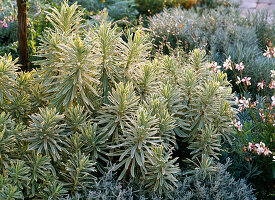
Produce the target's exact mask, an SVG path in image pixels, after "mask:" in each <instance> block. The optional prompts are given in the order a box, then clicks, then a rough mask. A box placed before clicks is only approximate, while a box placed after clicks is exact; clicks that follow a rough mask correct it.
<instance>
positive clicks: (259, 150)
mask: <svg viewBox="0 0 275 200" xmlns="http://www.w3.org/2000/svg"><path fill="white" fill-rule="evenodd" d="M257 153H258V155H261V154H262V153H264V148H263V147H259V148H258V149H257Z"/></svg>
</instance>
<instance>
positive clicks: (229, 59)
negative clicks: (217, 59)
mask: <svg viewBox="0 0 275 200" xmlns="http://www.w3.org/2000/svg"><path fill="white" fill-rule="evenodd" d="M223 66H224V68H225V70H227V69H230V70H232V66H231V57H230V56H229V57H228V58H227V59H226V60H225V62H224V63H223Z"/></svg>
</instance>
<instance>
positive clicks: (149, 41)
mask: <svg viewBox="0 0 275 200" xmlns="http://www.w3.org/2000/svg"><path fill="white" fill-rule="evenodd" d="M122 1H123V2H124V3H125V4H119V2H120V1H118V2H107V1H106V2H99V1H98V2H97V1H87V2H86V1H80V4H81V5H83V6H86V7H87V10H88V11H89V12H94V13H92V14H94V15H93V16H91V17H90V18H89V17H87V11H85V10H83V9H82V8H81V7H80V6H79V5H78V4H77V3H68V2H67V1H64V2H62V3H61V4H56V5H60V6H51V7H50V9H48V10H47V11H45V12H44V13H43V14H44V15H45V16H46V23H45V24H44V25H45V27H46V28H45V29H44V30H43V33H41V34H37V35H35V38H39V45H38V43H33V44H32V48H33V52H32V53H33V54H34V55H35V57H36V61H34V62H33V66H37V68H35V69H32V70H31V71H29V72H21V71H20V70H19V68H20V65H19V64H18V59H17V58H14V56H13V55H12V54H11V53H9V54H4V53H3V55H0V200H2V199H3V200H4V199H5V200H6V199H52V200H55V199H61V200H65V199H66V200H74V199H78V200H82V199H83V200H84V199H102V200H103V199H111V200H112V199H114V200H115V199H122V200H124V199H125V200H126V199H127V200H128V199H133V200H134V199H140V200H145V199H152V200H158V199H177V200H182V199H184V200H209V199H240V200H243V199H252V200H254V199H269V198H272V195H275V194H274V184H273V182H274V180H275V162H274V161H275V153H274V152H275V142H274V141H275V112H274V111H275V93H274V89H275V70H274V69H273V68H271V67H270V64H271V63H272V64H273V63H274V58H275V54H274V50H275V49H274V48H273V47H272V43H271V41H270V42H269V43H268V45H267V47H266V49H259V48H258V47H257V48H256V49H254V50H255V52H261V53H257V56H258V58H260V59H261V60H263V61H264V62H266V63H265V64H266V65H265V66H268V67H267V69H265V72H264V73H263V74H261V76H259V77H258V76H257V75H255V74H254V73H251V71H250V69H251V65H253V66H254V64H255V63H256V62H259V60H258V61H256V60H257V58H255V60H253V61H251V60H249V59H248V58H247V57H245V56H240V55H241V53H240V52H241V51H242V50H243V49H244V48H243V49H242V47H238V48H240V49H237V50H236V49H234V50H233V49H232V48H233V46H234V45H235V44H236V41H241V40H242V39H241V38H239V39H236V38H235V39H236V40H235V39H233V40H232V41H234V42H233V43H234V44H232V45H233V46H230V45H229V44H227V46H223V47H225V48H224V49H222V47H220V49H218V47H219V45H217V44H214V40H213V38H210V35H211V34H210V32H211V31H213V32H214V33H215V34H218V33H217V32H215V31H214V29H212V28H211V26H212V25H213V24H211V22H209V21H207V24H208V25H209V26H208V25H207V24H206V26H207V27H204V26H200V25H198V24H196V20H197V21H198V20H199V19H202V18H203V17H202V16H214V17H215V18H219V13H220V12H221V11H224V12H225V13H227V12H236V13H237V11H236V10H234V9H233V8H231V7H230V4H224V6H225V7H218V8H217V9H216V10H210V9H206V7H205V8H201V9H199V11H201V12H202V13H199V12H196V13H195V14H194V12H195V11H194V10H189V11H186V13H184V12H185V11H183V10H181V9H180V8H173V9H171V10H164V13H161V14H157V15H156V16H153V17H152V18H150V19H149V23H150V26H151V27H150V28H151V30H150V31H148V30H149V29H146V28H144V27H143V26H145V25H144V24H143V22H142V19H140V20H139V22H137V23H138V26H132V24H131V23H132V22H133V21H131V23H130V22H126V21H124V20H121V21H111V20H110V17H111V18H113V19H117V18H118V19H120V18H122V17H121V16H125V15H127V13H128V11H129V10H127V9H125V8H127V5H128V8H129V9H130V10H131V11H133V12H132V14H129V19H132V20H133V18H135V16H136V15H137V13H138V11H140V12H142V13H147V14H148V13H149V14H153V13H155V12H158V11H159V10H151V11H150V10H144V9H145V8H147V7H148V6H149V4H148V3H150V2H151V1H137V4H135V3H134V2H133V1H132V0H131V1H124V0H122ZM9 2H12V1H9ZM141 2H145V4H143V6H141V5H140V4H141ZM158 2H159V5H162V7H160V8H158V9H160V10H161V9H162V8H164V7H166V6H168V7H169V6H172V5H175V4H177V5H185V4H186V3H185V2H181V1H175V2H174V1H167V2H166V1H158ZM147 4H148V5H147ZM199 4H200V5H203V1H201V2H200V3H199ZM10 5H13V4H10ZM49 5H53V4H49ZM91 5H92V6H91ZM104 5H105V7H106V9H105V10H104V11H102V12H100V13H99V12H96V10H95V9H96V8H97V7H99V8H101V7H102V6H104ZM129 5H131V6H129ZM205 5H207V4H205ZM136 6H139V7H136ZM99 8H98V9H99ZM137 8H139V9H137ZM116 9H118V10H120V11H121V13H120V14H121V16H120V15H118V14H116V13H117V10H116ZM231 9H232V10H233V11H232V10H231ZM108 11H109V16H108ZM134 11H135V12H134ZM178 14H180V16H181V17H180V19H176V20H175V22H176V24H175V23H174V24H173V25H175V26H176V28H175V27H173V26H171V27H170V28H168V29H165V28H164V27H165V23H164V24H163V23H162V22H161V18H163V17H164V16H165V15H169V16H170V18H169V19H168V21H169V20H173V17H174V16H175V15H178ZM227 14H228V13H227ZM227 14H225V16H223V19H219V20H218V22H217V23H222V21H224V23H225V21H226V19H228V17H229V16H228V15H227ZM229 15H231V14H229ZM183 16H189V17H190V18H189V19H187V21H185V22H184V23H182V20H183V19H182V17H183ZM85 17H86V18H85ZM1 19H2V20H1V21H0V30H5V31H11V30H12V29H11V28H12V26H16V23H15V22H16V17H15V15H7V14H5V17H3V18H1ZM191 19H192V20H193V21H192V20H191ZM189 20H191V21H190V23H189ZM210 21H211V20H210ZM232 21H235V22H236V23H237V25H238V27H239V28H240V27H241V28H240V30H238V31H240V32H242V33H246V31H245V30H241V29H242V28H244V27H242V22H241V20H239V19H237V18H236V17H234V18H233V19H232ZM178 22H180V23H178ZM47 23H49V26H48V25H47ZM133 23H134V22H133ZM158 23H159V24H162V26H159V27H157V24H158ZM226 23H227V22H226ZM228 23H229V22H228ZM34 24H35V23H34ZM34 24H32V25H31V26H32V28H31V29H33V27H34V26H35V25H34ZM125 24H126V25H125ZM129 24H131V25H129ZM190 24H193V25H194V27H193V28H195V29H197V30H199V29H200V30H202V29H205V30H208V31H209V30H210V29H211V31H209V32H207V31H205V35H203V33H202V32H196V33H195V35H193V33H192V31H194V30H195V29H193V28H192V29H191V28H190V27H189V26H191V25H190ZM215 26H216V25H215ZM230 26H231V25H230ZM188 27H189V28H188ZM162 29H165V31H166V32H165V33H163V32H162ZM225 29H226V31H227V33H228V34H231V32H230V30H229V29H227V28H225ZM182 30H185V32H184V33H185V34H183V32H182ZM40 31H41V32H42V30H40ZM170 32H173V34H175V35H177V36H179V38H181V37H182V38H184V40H183V41H180V40H177V41H174V40H173V37H171V38H170ZM158 34H159V35H158ZM162 34H163V35H165V37H166V36H168V37H167V38H164V40H166V41H165V42H162V41H161V40H160V38H159V37H160V36H161V35H162ZM196 34H197V35H196ZM3 35H4V36H3V38H4V37H7V34H6V32H5V34H4V32H3ZM175 35H173V36H175ZM191 35H193V36H194V37H193V36H192V37H191ZM0 36H1V34H0ZM189 36H190V37H191V38H190V37H189ZM216 36H217V37H216V38H221V37H222V36H221V35H216ZM231 36H232V38H234V37H237V36H236V35H234V34H233V33H232V35H231ZM207 37H208V38H207ZM226 37H227V36H226ZM198 38H200V39H202V40H203V41H202V40H201V41H200V39H198ZM203 38H204V39H205V40H204V39H203ZM229 38H230V37H229V36H228V38H226V39H227V40H229ZM257 38H258V35H256V34H254V35H253V36H252V39H255V40H256V42H257V41H258V39H257ZM0 39H1V37H0ZM170 39H172V40H171V41H174V42H176V45H175V44H169V42H167V41H170ZM177 39H178V38H177ZM36 40H37V39H35V41H36ZM33 41H34V40H33ZM37 41H38V40H37ZM184 41H185V42H184ZM219 41H220V42H221V43H222V40H219ZM166 42H167V43H166ZM181 42H183V43H181ZM205 42H209V44H206V43H205ZM242 42H243V41H242ZM253 44H254V43H253ZM173 45H174V46H173ZM208 45H210V46H208ZM171 47H175V48H171ZM196 47H199V48H196ZM3 51H7V49H4V50H3ZM235 51H236V52H238V53H239V54H238V56H236V54H235V53H234V52H235ZM0 52H2V51H0ZM217 52H219V53H220V56H218V55H217V54H216V53H217ZM13 53H14V52H13ZM211 53H213V54H211ZM251 56H252V55H251ZM217 58H219V59H217ZM255 91H256V92H257V93H255Z"/></svg>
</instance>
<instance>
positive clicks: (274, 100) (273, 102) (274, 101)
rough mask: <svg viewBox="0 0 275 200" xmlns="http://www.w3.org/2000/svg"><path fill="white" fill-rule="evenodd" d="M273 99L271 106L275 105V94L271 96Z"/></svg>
mask: <svg viewBox="0 0 275 200" xmlns="http://www.w3.org/2000/svg"><path fill="white" fill-rule="evenodd" d="M271 100H272V102H271V106H272V107H275V96H272V97H271Z"/></svg>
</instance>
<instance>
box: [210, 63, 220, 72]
mask: <svg viewBox="0 0 275 200" xmlns="http://www.w3.org/2000/svg"><path fill="white" fill-rule="evenodd" d="M210 67H211V69H212V70H213V71H214V72H218V71H220V70H219V69H220V68H221V66H219V65H218V64H217V62H212V63H211V64H210Z"/></svg>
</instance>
